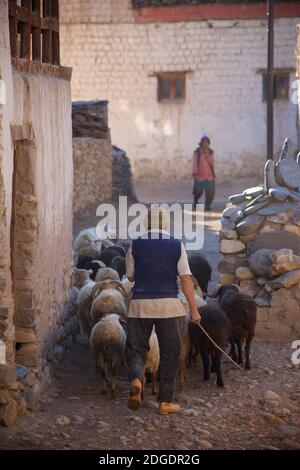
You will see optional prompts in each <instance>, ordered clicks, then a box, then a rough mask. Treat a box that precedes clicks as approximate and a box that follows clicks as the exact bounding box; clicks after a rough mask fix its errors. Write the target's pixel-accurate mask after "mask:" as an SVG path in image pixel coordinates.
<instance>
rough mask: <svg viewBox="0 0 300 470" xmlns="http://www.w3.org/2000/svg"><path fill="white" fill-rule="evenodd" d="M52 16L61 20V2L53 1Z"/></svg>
mask: <svg viewBox="0 0 300 470" xmlns="http://www.w3.org/2000/svg"><path fill="white" fill-rule="evenodd" d="M52 16H53V18H57V19H59V2H58V0H52Z"/></svg>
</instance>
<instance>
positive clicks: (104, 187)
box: [72, 100, 136, 233]
mask: <svg viewBox="0 0 300 470" xmlns="http://www.w3.org/2000/svg"><path fill="white" fill-rule="evenodd" d="M108 114H109V113H108V102H107V101H104V100H102V101H100V100H91V101H74V102H73V104H72V126H73V163H74V165H73V169H74V192H73V217H74V225H73V228H74V232H75V233H77V231H78V229H80V228H83V229H84V228H86V227H87V226H88V225H91V224H92V223H94V224H95V225H96V224H97V222H98V218H97V216H96V211H97V207H98V206H99V204H100V203H102V202H109V201H111V202H115V203H117V202H118V197H119V196H128V197H129V198H130V200H131V201H135V200H136V196H135V193H134V188H133V181H132V172H131V165H130V161H129V159H128V157H127V155H126V152H124V151H123V150H121V149H119V148H117V147H115V146H112V144H111V137H110V129H109V125H108V121H109V119H108Z"/></svg>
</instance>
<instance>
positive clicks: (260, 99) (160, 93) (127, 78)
mask: <svg viewBox="0 0 300 470" xmlns="http://www.w3.org/2000/svg"><path fill="white" fill-rule="evenodd" d="M299 19H300V4H299V2H298V1H296V0H294V1H288V2H280V1H277V2H275V25H274V29H275V64H274V65H275V80H276V84H275V101H274V115H275V130H274V134H275V151H276V152H279V150H280V147H281V143H282V139H283V138H284V137H288V138H289V140H290V143H291V145H292V146H293V148H294V149H296V148H298V147H299V142H298V139H299V132H298V128H297V126H298V118H297V106H296V104H295V103H294V102H293V95H294V93H295V89H294V87H295V85H296V82H295V41H296V24H297V22H298V21H299ZM266 26H267V25H266V2H263V1H258V2H252V1H249V0H248V1H247V0H240V1H234V0H231V1H230V0H222V1H218V2H217V1H213V0H207V1H203V0H101V1H97V2H95V1H91V0H82V1H77V0H62V1H61V44H62V47H61V53H62V57H63V60H64V63H67V64H71V65H72V66H73V79H72V96H73V99H76V100H79V99H83V100H88V99H95V98H99V99H103V98H105V99H107V100H109V103H110V104H109V106H110V126H111V129H112V141H113V143H114V144H115V145H117V146H118V147H121V148H123V149H125V150H126V152H127V153H128V156H129V157H130V159H131V162H132V166H133V173H134V176H135V177H136V178H142V177H153V178H158V177H159V178H163V179H164V178H168V179H170V178H185V177H190V176H191V159H192V152H193V149H194V148H195V146H196V145H197V142H198V140H199V136H200V135H202V134H204V133H205V134H208V135H209V136H210V137H211V139H212V147H213V149H214V150H215V154H216V158H217V168H216V171H217V176H218V178H219V179H222V178H229V177H230V178H232V177H246V176H255V175H258V174H259V173H260V169H261V165H262V164H263V162H264V161H265V158H266V100H265V72H266V63H267V27H266Z"/></svg>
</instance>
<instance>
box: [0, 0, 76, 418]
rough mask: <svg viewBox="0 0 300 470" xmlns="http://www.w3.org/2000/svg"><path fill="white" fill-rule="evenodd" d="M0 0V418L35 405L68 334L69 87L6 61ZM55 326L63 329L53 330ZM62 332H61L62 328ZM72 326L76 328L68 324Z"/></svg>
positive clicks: (71, 323)
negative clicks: (1, 97) (0, 92)
mask: <svg viewBox="0 0 300 470" xmlns="http://www.w3.org/2000/svg"><path fill="white" fill-rule="evenodd" d="M9 44H10V41H9V31H8V2H7V1H6V0H5V1H2V2H0V79H2V80H3V81H4V83H5V88H6V99H5V104H4V105H1V104H0V252H1V257H0V340H1V364H0V424H4V425H6V426H10V425H12V424H14V422H15V420H16V417H17V415H18V414H19V415H21V414H24V413H26V409H35V408H36V407H38V404H39V398H40V394H41V392H42V390H43V388H44V387H45V386H46V385H47V383H49V380H50V371H51V367H52V366H53V365H54V364H56V362H57V361H58V360H59V359H60V358H61V357H62V355H63V353H64V351H65V348H66V347H67V346H68V345H69V344H70V340H72V330H71V327H72V326H73V327H74V329H75V326H76V327H77V322H76V325H74V320H72V308H71V307H70V300H69V286H70V274H71V264H72V195H73V170H72V126H71V88H70V83H69V82H68V81H66V80H63V79H59V78H54V77H51V76H45V75H40V74H29V73H20V72H16V71H14V70H13V69H12V66H11V57H10V48H9V47H10V46H9ZM62 325H64V326H65V327H64V328H63V333H62ZM68 332H69V333H68ZM74 334H76V332H74Z"/></svg>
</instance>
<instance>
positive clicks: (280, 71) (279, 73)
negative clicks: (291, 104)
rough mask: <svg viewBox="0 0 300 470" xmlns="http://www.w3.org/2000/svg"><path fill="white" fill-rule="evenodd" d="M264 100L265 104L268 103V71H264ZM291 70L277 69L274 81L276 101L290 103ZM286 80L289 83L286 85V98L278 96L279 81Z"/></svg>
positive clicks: (274, 98) (262, 72) (274, 97)
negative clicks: (279, 79) (280, 79)
mask: <svg viewBox="0 0 300 470" xmlns="http://www.w3.org/2000/svg"><path fill="white" fill-rule="evenodd" d="M261 74H262V100H263V102H264V103H265V102H266V101H267V70H262V71H261ZM290 74H291V70H290V69H277V70H276V69H275V70H274V74H273V79H274V92H273V100H274V101H275V100H276V101H288V100H289V96H290ZM283 77H284V78H286V79H287V83H286V85H285V92H286V96H277V79H278V78H283Z"/></svg>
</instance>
